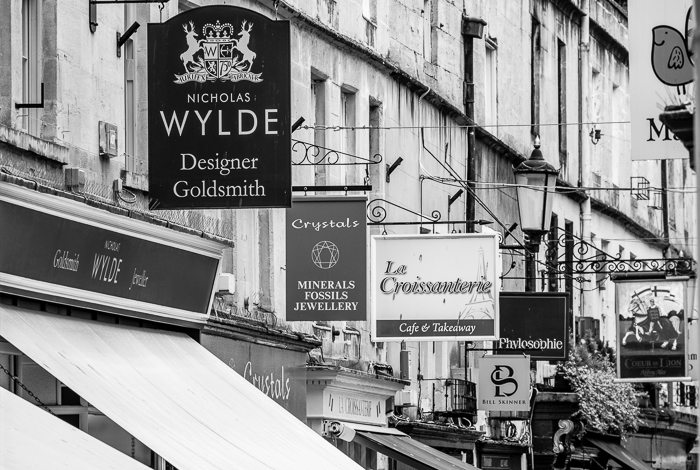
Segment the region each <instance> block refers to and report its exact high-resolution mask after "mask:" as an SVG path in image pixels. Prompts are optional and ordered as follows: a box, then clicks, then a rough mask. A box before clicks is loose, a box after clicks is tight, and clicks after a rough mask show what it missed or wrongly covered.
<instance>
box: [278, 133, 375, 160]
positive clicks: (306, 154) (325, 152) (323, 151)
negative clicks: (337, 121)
mask: <svg viewBox="0 0 700 470" xmlns="http://www.w3.org/2000/svg"><path fill="white" fill-rule="evenodd" d="M382 160H383V158H382V156H381V155H380V154H378V153H376V154H374V155H373V156H372V157H371V158H363V157H358V156H357V155H351V154H349V153H345V152H341V151H339V150H333V149H329V148H326V147H321V146H320V145H315V144H312V143H309V142H304V141H301V140H296V139H292V165H343V166H353V165H377V164H379V163H381V162H382Z"/></svg>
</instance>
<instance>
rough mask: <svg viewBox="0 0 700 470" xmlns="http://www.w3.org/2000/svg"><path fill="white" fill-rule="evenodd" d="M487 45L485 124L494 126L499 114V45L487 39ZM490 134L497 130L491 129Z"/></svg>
mask: <svg viewBox="0 0 700 470" xmlns="http://www.w3.org/2000/svg"><path fill="white" fill-rule="evenodd" d="M485 44H486V56H485V64H484V72H485V75H486V76H485V77H484V101H485V103H484V124H486V125H487V126H493V125H496V124H497V123H498V118H497V113H496V91H497V89H498V88H497V81H496V51H497V47H498V43H496V41H495V40H494V39H491V38H487V39H486V41H485ZM489 131H490V132H492V133H495V129H493V128H492V129H489Z"/></svg>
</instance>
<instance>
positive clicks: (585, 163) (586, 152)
mask: <svg viewBox="0 0 700 470" xmlns="http://www.w3.org/2000/svg"><path fill="white" fill-rule="evenodd" d="M589 2H590V0H582V2H581V10H583V18H582V19H581V43H580V44H579V96H578V103H579V107H578V109H579V127H578V140H579V174H578V185H579V187H588V186H589V185H590V177H589V175H590V173H591V151H592V148H591V146H592V145H593V144H592V143H591V141H590V139H588V135H587V134H586V129H585V127H584V126H588V124H583V123H587V122H590V121H591V119H590V114H589V111H590V99H589V97H590V96H591V94H590V83H591V64H590V16H589ZM586 196H587V197H586V199H585V200H584V201H583V202H582V203H581V205H580V217H581V238H583V240H584V241H586V242H588V243H591V199H590V195H589V194H588V193H587V192H586ZM586 278H587V279H588V280H589V281H590V280H591V275H590V274H587V275H586ZM571 294H572V295H573V292H572V293H571ZM593 294H594V292H593V291H590V292H582V294H581V297H582V298H581V301H580V309H579V315H580V316H585V315H586V314H587V313H590V312H591V311H592V307H593V301H594V300H595V299H594V298H593Z"/></svg>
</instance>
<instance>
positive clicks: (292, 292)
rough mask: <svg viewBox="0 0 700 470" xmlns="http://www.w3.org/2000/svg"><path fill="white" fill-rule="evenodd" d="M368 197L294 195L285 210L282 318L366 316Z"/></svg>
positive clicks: (361, 317) (358, 318) (363, 318)
mask: <svg viewBox="0 0 700 470" xmlns="http://www.w3.org/2000/svg"><path fill="white" fill-rule="evenodd" d="M366 205H367V199H366V198H365V197H364V196H362V197H356V196H335V197H334V196H308V197H300V198H294V204H293V206H292V208H291V209H288V210H287V317H286V320H287V321H301V320H303V321H316V320H320V321H331V320H361V321H365V320H367V216H366V215H365V211H366Z"/></svg>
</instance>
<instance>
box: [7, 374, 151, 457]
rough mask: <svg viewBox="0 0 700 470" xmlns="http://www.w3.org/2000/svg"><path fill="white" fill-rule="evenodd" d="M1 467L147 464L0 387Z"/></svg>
mask: <svg viewBox="0 0 700 470" xmlns="http://www.w3.org/2000/svg"><path fill="white" fill-rule="evenodd" d="M0 468H2V469H3V470H33V469H46V468H50V469H52V470H148V467H146V466H144V465H142V464H141V463H139V462H138V461H136V460H134V459H132V458H130V457H128V456H127V455H125V454H122V453H121V452H119V451H118V450H116V449H114V448H112V447H110V446H108V445H107V444H104V443H102V442H100V441H98V440H97V439H95V438H94V437H92V436H90V435H89V434H87V433H84V432H83V431H81V430H79V429H78V428H75V427H73V426H71V425H70V424H68V423H65V422H64V421H61V420H60V419H57V418H56V417H54V416H51V415H50V414H49V413H47V412H46V411H44V410H42V409H41V408H39V407H38V406H36V405H33V404H32V403H29V402H28V401H26V400H24V399H23V398H20V397H18V396H17V395H15V394H13V393H11V392H9V391H7V390H5V389H4V388H1V387H0Z"/></svg>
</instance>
